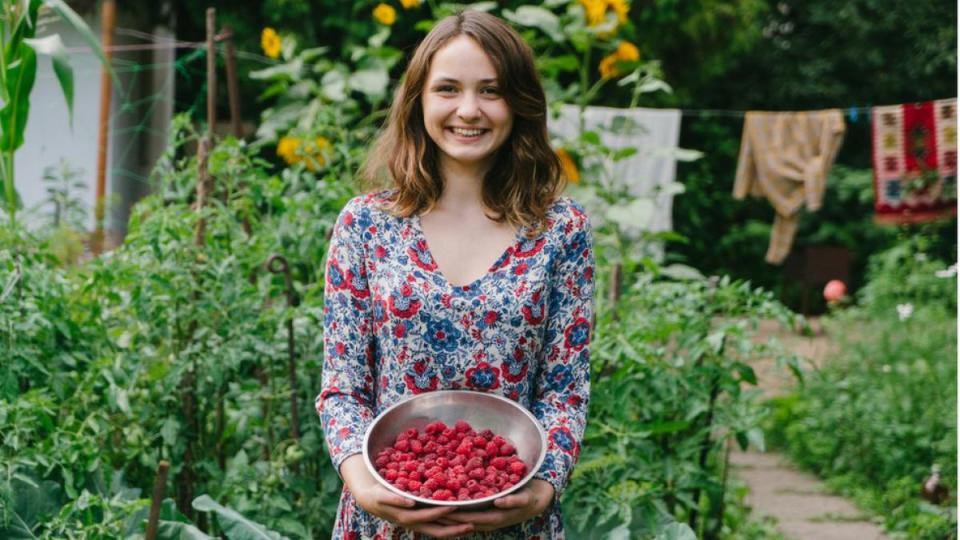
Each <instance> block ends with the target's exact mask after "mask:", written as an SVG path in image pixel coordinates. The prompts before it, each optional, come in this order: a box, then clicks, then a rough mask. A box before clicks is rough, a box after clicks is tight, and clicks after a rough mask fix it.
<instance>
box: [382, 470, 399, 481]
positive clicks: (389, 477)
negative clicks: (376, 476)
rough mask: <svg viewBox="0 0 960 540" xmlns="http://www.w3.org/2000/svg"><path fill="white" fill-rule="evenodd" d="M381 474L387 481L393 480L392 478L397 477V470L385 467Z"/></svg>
mask: <svg viewBox="0 0 960 540" xmlns="http://www.w3.org/2000/svg"><path fill="white" fill-rule="evenodd" d="M381 476H383V477H384V478H386V479H387V481H388V482H393V481H394V480H396V479H397V471H395V470H393V469H387V470H386V471H384V472H383V474H382V475H381Z"/></svg>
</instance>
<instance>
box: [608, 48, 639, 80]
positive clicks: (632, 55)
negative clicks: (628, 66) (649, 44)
mask: <svg viewBox="0 0 960 540" xmlns="http://www.w3.org/2000/svg"><path fill="white" fill-rule="evenodd" d="M637 60H640V49H637V46H636V45H634V44H633V43H630V42H629V41H622V42H620V44H619V45H617V50H616V51H614V52H612V53H610V54H609V55H607V56H606V57H604V58H603V60H601V61H600V76H601V77H602V78H604V79H612V78H614V77H618V76H620V75H622V74H623V73H622V72H621V71H620V68H618V67H617V62H636V61H637Z"/></svg>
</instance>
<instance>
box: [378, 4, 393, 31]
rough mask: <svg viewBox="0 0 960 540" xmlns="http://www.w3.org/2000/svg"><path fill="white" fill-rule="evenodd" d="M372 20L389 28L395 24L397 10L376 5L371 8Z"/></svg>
mask: <svg viewBox="0 0 960 540" xmlns="http://www.w3.org/2000/svg"><path fill="white" fill-rule="evenodd" d="M373 18H374V19H376V20H377V22H378V23H380V24H383V25H386V26H390V25H392V24H393V23H395V22H397V10H395V9H393V6H390V5H387V4H378V5H377V7H375V8H373Z"/></svg>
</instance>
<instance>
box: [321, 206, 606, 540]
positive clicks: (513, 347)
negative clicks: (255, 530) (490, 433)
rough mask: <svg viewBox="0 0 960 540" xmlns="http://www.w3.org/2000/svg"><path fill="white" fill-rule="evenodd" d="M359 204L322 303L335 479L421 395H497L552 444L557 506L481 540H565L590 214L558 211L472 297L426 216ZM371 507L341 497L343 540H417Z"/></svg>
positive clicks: (342, 222) (543, 472)
mask: <svg viewBox="0 0 960 540" xmlns="http://www.w3.org/2000/svg"><path fill="white" fill-rule="evenodd" d="M388 195H389V193H387V192H381V193H372V194H368V195H363V196H360V197H356V198H354V199H353V200H351V201H350V202H349V203H348V204H347V205H346V207H345V208H344V209H343V211H342V212H341V213H340V216H339V218H338V219H337V223H336V225H335V226H334V231H333V237H332V239H331V242H330V250H329V256H328V261H327V268H326V288H325V292H324V363H323V388H322V391H321V393H320V395H319V396H318V397H317V401H316V408H317V412H318V413H319V415H320V419H321V421H322V423H323V429H324V434H325V436H326V441H327V445H328V447H329V450H330V455H331V458H332V460H333V466H334V467H335V468H336V470H337V471H339V470H340V464H341V463H342V462H343V461H344V460H345V459H346V458H347V457H349V456H351V455H353V454H357V453H360V452H362V444H363V436H364V433H365V430H366V428H367V426H368V425H369V424H370V423H371V421H372V420H373V419H374V418H375V417H376V415H377V414H379V413H380V412H381V411H383V410H384V409H386V408H388V407H390V406H391V405H393V404H395V403H397V402H399V401H402V400H404V399H406V398H409V397H412V396H413V395H415V394H419V393H422V392H432V391H434V390H448V389H469V390H477V391H483V392H492V393H496V394H499V395H502V396H505V397H507V398H509V399H512V400H515V401H517V402H519V403H520V404H522V405H523V406H524V407H526V408H527V409H529V410H530V411H531V412H532V413H533V414H534V416H535V417H536V418H537V420H538V421H539V422H540V423H541V425H542V426H543V428H544V430H545V432H546V433H547V439H548V447H547V455H546V459H545V461H544V464H543V466H542V467H541V469H540V470H539V471H538V472H537V474H536V477H537V478H541V479H543V480H546V481H547V482H550V483H551V484H552V485H553V487H554V489H555V490H556V493H557V498H556V499H555V501H554V504H553V505H552V506H551V507H550V508H549V509H548V510H547V511H546V512H544V513H543V514H542V515H541V516H539V517H536V518H533V519H530V520H528V521H526V522H524V523H520V524H518V525H514V526H511V527H507V528H504V529H500V530H498V531H495V532H492V533H477V534H475V535H473V536H471V538H522V539H525V540H526V539H542V540H545V539H549V538H562V537H563V525H562V521H561V517H560V505H559V504H558V503H557V502H556V501H558V500H559V494H560V493H561V492H562V491H563V488H564V486H565V485H566V483H567V479H568V478H569V475H570V472H571V470H572V469H573V465H574V463H575V462H576V460H577V457H578V455H579V453H580V443H581V441H582V438H583V431H584V425H585V423H586V412H587V400H588V397H589V390H590V381H589V375H590V367H589V366H590V349H589V342H590V330H591V319H592V313H593V284H594V260H593V249H592V237H591V231H590V224H589V221H588V219H587V216H586V214H585V213H584V211H583V209H582V207H580V206H579V205H578V204H577V203H575V202H573V201H572V200H570V199H569V198H566V197H561V198H558V199H557V200H556V201H555V202H554V203H553V205H552V206H551V208H550V209H549V211H548V214H547V227H546V229H545V230H544V231H543V232H541V233H539V234H538V235H537V236H536V237H534V238H530V239H528V238H526V237H525V235H524V231H522V230H521V231H518V233H517V236H516V242H515V243H514V244H513V245H512V246H510V247H509V248H508V249H507V250H506V251H505V252H504V253H503V254H502V255H501V256H500V258H499V259H498V260H497V261H496V262H495V263H494V264H493V265H492V266H491V267H490V268H489V270H487V272H486V274H484V275H483V276H482V277H480V278H478V279H477V280H475V281H473V282H472V283H470V284H468V285H463V286H451V285H450V283H448V282H447V280H446V278H444V276H443V274H442V273H441V272H440V270H439V269H438V268H437V264H436V262H435V261H434V259H433V257H432V256H431V254H430V249H429V247H428V246H427V241H426V238H425V237H424V234H423V230H422V228H421V226H420V220H419V218H418V217H412V218H399V217H395V216H393V215H391V214H389V213H387V212H385V211H384V210H383V209H382V205H384V204H386V202H387V201H386V197H387V196H388ZM414 536H416V535H414V533H412V532H411V531H409V530H407V529H403V528H401V527H398V526H394V525H392V524H391V523H389V522H387V521H384V520H382V519H380V518H377V517H376V516H373V515H371V514H369V513H367V512H366V511H364V510H363V509H362V508H360V507H359V506H358V505H357V503H356V501H355V500H354V499H353V496H352V495H351V494H350V492H349V490H347V489H346V487H344V490H343V494H342V497H341V499H340V507H339V509H338V512H337V521H336V525H335V528H334V533H333V537H334V538H337V539H340V538H351V539H352V538H378V539H379V538H383V539H391V538H402V539H411V538H414Z"/></svg>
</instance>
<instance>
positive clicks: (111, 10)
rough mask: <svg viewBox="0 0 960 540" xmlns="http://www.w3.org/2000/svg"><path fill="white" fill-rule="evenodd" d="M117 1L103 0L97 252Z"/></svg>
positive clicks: (95, 248) (97, 251) (104, 185)
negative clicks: (110, 67)
mask: <svg viewBox="0 0 960 540" xmlns="http://www.w3.org/2000/svg"><path fill="white" fill-rule="evenodd" d="M116 19H117V4H116V2H115V0H103V9H102V10H101V12H100V25H101V27H102V29H101V32H100V42H101V45H102V46H103V54H104V56H105V57H106V59H107V65H104V66H103V67H102V68H101V70H100V133H99V136H98V137H97V193H96V200H95V202H94V209H93V212H94V221H95V225H94V232H93V239H92V242H91V251H92V252H93V254H94V255H99V254H100V253H101V252H103V240H104V238H103V217H104V213H105V208H104V206H105V204H106V199H105V195H106V191H107V150H108V146H109V140H110V137H109V136H110V98H111V95H112V93H113V84H112V83H113V79H112V78H111V77H110V70H109V62H110V61H111V60H112V59H113V52H112V50H113V28H114V26H115V25H116Z"/></svg>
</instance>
